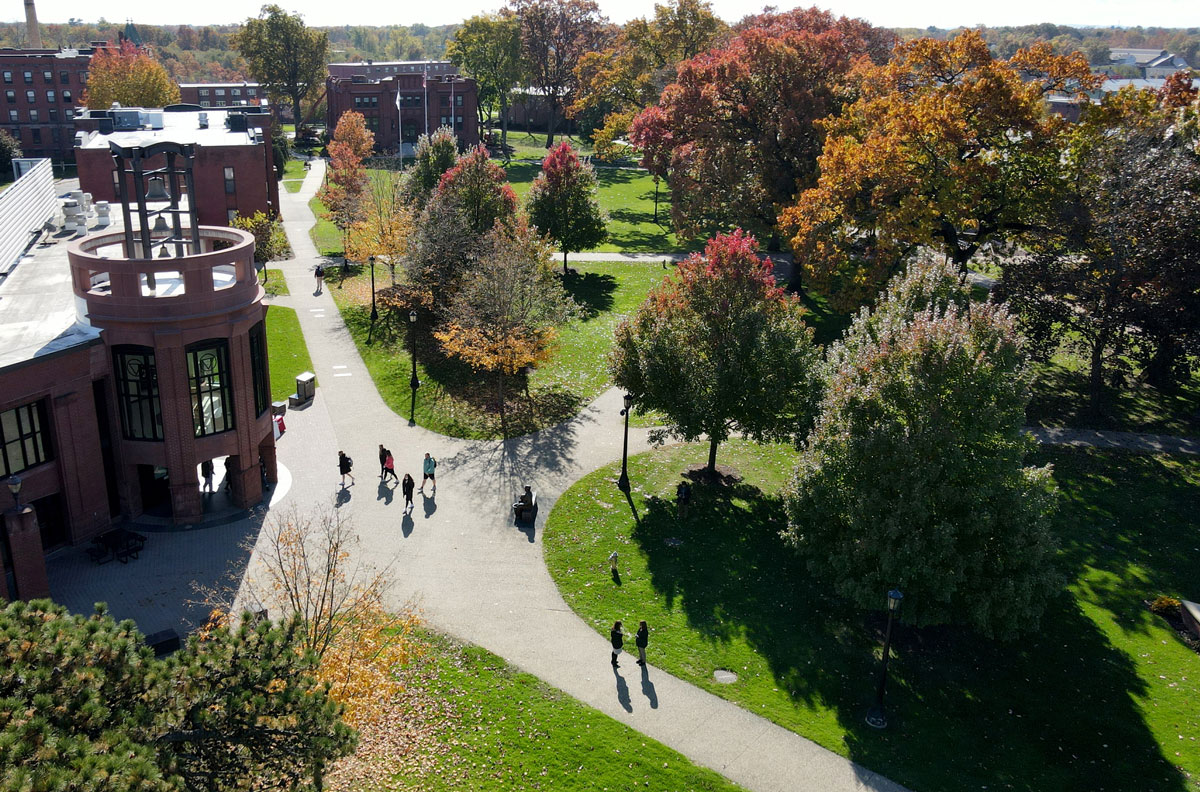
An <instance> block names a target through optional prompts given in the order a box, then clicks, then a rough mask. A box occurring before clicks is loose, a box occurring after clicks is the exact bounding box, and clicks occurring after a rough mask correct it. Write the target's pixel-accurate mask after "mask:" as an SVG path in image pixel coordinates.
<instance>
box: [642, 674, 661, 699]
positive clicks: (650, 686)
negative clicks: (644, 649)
mask: <svg viewBox="0 0 1200 792" xmlns="http://www.w3.org/2000/svg"><path fill="white" fill-rule="evenodd" d="M642 695H643V696H645V697H646V698H648V699H650V709H658V693H657V692H656V691H655V690H654V683H653V682H651V681H650V666H645V665H644V666H642Z"/></svg>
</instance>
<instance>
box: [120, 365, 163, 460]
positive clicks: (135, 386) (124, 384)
mask: <svg viewBox="0 0 1200 792" xmlns="http://www.w3.org/2000/svg"><path fill="white" fill-rule="evenodd" d="M113 372H114V374H115V375H116V383H117V402H118V404H119V406H120V409H121V428H122V429H123V430H124V432H125V438H126V439H127V440H162V439H163V427H162V406H161V405H160V404H159V401H158V370H157V369H156V368H155V366H154V350H153V349H150V348H149V347H139V346H118V347H114V348H113Z"/></svg>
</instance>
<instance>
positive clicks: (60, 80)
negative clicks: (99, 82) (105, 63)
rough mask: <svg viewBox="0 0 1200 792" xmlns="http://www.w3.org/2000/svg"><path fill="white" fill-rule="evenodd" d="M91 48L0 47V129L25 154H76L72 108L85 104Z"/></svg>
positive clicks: (62, 158)
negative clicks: (0, 100)
mask: <svg viewBox="0 0 1200 792" xmlns="http://www.w3.org/2000/svg"><path fill="white" fill-rule="evenodd" d="M93 52H95V48H91V47H89V48H87V49H64V50H55V49H20V50H18V49H0V83H2V85H3V90H4V103H3V112H0V128H2V129H4V130H5V131H7V132H8V133H9V134H10V135H12V136H13V137H14V138H16V139H17V140H18V141H20V143H21V152H22V153H23V154H24V155H25V156H27V157H49V158H51V159H54V160H57V161H59V162H62V161H69V160H71V159H72V158H73V157H74V153H75V151H74V138H75V121H74V116H75V114H76V108H77V107H78V106H81V105H82V104H83V89H84V88H85V87H86V86H87V76H88V67H89V65H90V64H91V61H92V54H93Z"/></svg>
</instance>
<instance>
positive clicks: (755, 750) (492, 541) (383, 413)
mask: <svg viewBox="0 0 1200 792" xmlns="http://www.w3.org/2000/svg"><path fill="white" fill-rule="evenodd" d="M323 175H324V163H323V162H318V161H314V162H313V168H312V170H311V171H310V172H309V174H308V176H307V178H306V180H305V182H304V186H303V189H302V190H301V191H300V192H298V193H283V194H282V195H281V196H280V201H281V203H282V214H283V218H284V225H285V228H286V230H287V234H288V238H289V239H290V240H291V243H292V248H293V250H294V252H295V257H294V258H293V259H292V260H290V261H286V262H282V263H281V268H282V269H283V271H284V273H285V276H286V277H287V281H288V286H289V289H290V291H291V296H289V297H287V298H283V299H280V300H278V302H279V303H280V304H286V305H289V306H291V307H293V308H295V309H296V311H297V313H298V314H299V317H300V325H301V327H302V329H303V332H304V336H305V340H306V342H307V344H308V349H309V353H310V354H311V356H312V361H313V368H314V371H315V373H316V374H317V378H318V382H319V385H320V387H319V388H318V391H317V392H318V396H317V398H316V400H315V401H314V403H313V404H312V405H310V406H309V407H308V408H306V409H304V410H298V411H297V410H293V411H289V413H288V417H287V424H288V431H287V433H286V434H285V435H284V436H283V437H282V438H281V439H280V441H279V456H280V460H281V461H282V462H283V463H284V464H286V465H287V466H288V467H289V469H290V470H291V471H292V474H293V479H294V481H293V486H292V492H291V495H290V496H289V498H288V499H287V500H289V501H291V502H292V503H294V504H296V505H297V506H298V507H299V508H301V509H307V508H312V507H316V506H320V505H328V504H329V503H330V502H331V501H332V500H333V499H334V498H335V497H337V493H338V482H339V477H338V475H337V471H336V461H337V456H336V452H337V450H338V449H339V448H340V449H343V450H345V451H346V452H347V453H348V454H350V455H351V456H352V457H355V462H356V465H355V475H356V477H357V480H356V483H355V484H354V486H351V487H349V488H347V489H346V490H345V493H344V494H343V495H342V498H343V499H344V502H343V503H342V505H341V508H342V509H344V510H346V511H348V512H349V513H350V514H351V515H352V518H353V520H354V526H355V529H356V532H357V533H358V535H359V537H360V539H361V541H362V548H363V550H364V551H365V557H366V558H367V559H370V561H371V562H372V563H379V564H384V563H390V564H391V565H392V568H391V571H392V576H393V578H394V580H395V586H394V589H393V591H392V594H391V597H392V599H393V601H394V604H395V605H397V606H400V605H402V604H404V603H406V602H410V601H411V602H414V603H416V604H417V605H418V607H419V608H420V609H421V610H422V612H423V614H424V616H425V618H426V619H427V620H428V621H429V622H430V623H431V624H433V625H435V626H436V627H438V628H439V629H442V630H445V631H447V632H449V633H451V634H453V635H455V636H458V637H459V638H461V639H463V640H467V641H470V642H473V643H477V644H480V645H481V646H483V647H485V648H487V649H488V650H490V651H492V652H495V653H496V654H498V655H500V656H501V657H504V658H505V659H506V660H508V661H509V662H512V663H514V664H515V665H517V666H519V667H520V668H522V669H523V670H526V671H528V672H530V673H533V674H535V675H537V676H538V677H540V678H542V679H544V680H545V681H546V682H548V683H550V684H551V685H554V686H555V687H558V688H560V689H562V690H563V691H565V692H567V693H569V694H571V695H572V696H574V697H576V698H578V699H580V700H581V701H584V702H586V703H588V704H590V705H592V706H593V707H596V708H597V709H599V710H601V711H603V712H605V713H606V714H608V715H611V716H612V717H614V718H616V719H618V720H620V721H621V722H623V723H626V724H628V725H629V726H631V727H633V728H635V729H637V730H639V731H641V732H642V733H644V734H646V735H648V736H650V737H653V738H654V739H656V740H659V741H660V742H663V743H665V744H666V745H669V746H670V747H672V748H674V749H675V750H677V751H679V752H680V753H682V754H684V755H685V756H687V757H688V758H689V759H691V760H692V761H694V762H696V763H697V764H700V765H704V766H707V767H710V768H712V769H713V770H716V771H717V772H719V773H721V774H722V775H724V776H726V777H727V778H729V779H730V780H732V781H734V782H736V783H738V784H741V785H742V786H744V787H746V788H747V789H751V790H756V792H785V791H787V792H792V791H794V790H814V792H815V791H816V790H821V791H822V792H841V791H842V790H889V791H893V790H894V791H896V792H899V791H900V790H903V787H901V786H900V785H898V784H895V783H893V782H891V781H889V780H888V779H886V778H884V777H882V776H880V775H878V774H876V773H873V772H871V771H869V770H866V769H865V768H862V767H860V766H858V765H856V764H854V763H852V762H850V761H848V760H846V759H844V758H842V757H840V756H838V755H836V754H834V753H832V752H830V751H828V750H826V749H824V748H821V747H820V746H818V745H816V744H815V743H813V742H810V741H809V740H806V739H804V738H802V737H799V736H798V735H796V734H794V733H792V732H790V731H788V730H786V729H783V728H781V727H779V726H776V725H775V724H773V723H771V722H769V721H767V720H765V719H763V718H760V717H758V716H756V715H753V714H751V713H750V712H747V711H746V710H744V709H742V708H740V707H738V706H736V705H734V704H731V703H729V702H727V701H725V700H723V699H721V698H718V697H717V696H714V695H711V694H709V693H706V692H704V691H702V690H700V689H699V688H696V687H694V686H692V685H690V684H688V683H685V682H682V681H680V680H678V679H676V678H674V677H672V676H669V675H667V674H666V673H664V672H662V671H659V670H657V669H654V668H653V667H651V668H649V669H647V671H646V672H645V673H641V672H640V671H639V669H638V667H637V666H636V665H635V664H634V663H633V662H632V661H629V660H627V661H626V662H625V663H623V664H622V667H621V669H620V671H619V673H618V672H616V671H615V670H614V669H613V668H612V666H611V665H610V664H609V647H608V643H607V641H606V640H605V639H604V638H603V637H601V636H600V635H599V634H597V632H596V631H595V630H594V629H592V627H590V626H589V625H587V624H585V623H584V622H583V621H582V620H581V619H580V618H579V617H578V616H576V615H575V614H574V613H573V612H572V611H571V609H570V608H569V607H568V606H567V605H566V603H564V602H563V600H562V598H561V597H560V596H559V593H558V589H557V587H556V586H555V585H554V582H553V581H552V580H551V578H550V575H549V573H548V572H547V571H546V567H545V564H544V563H543V560H542V525H543V521H544V519H545V517H546V515H548V514H549V513H550V510H551V509H552V508H553V506H554V502H555V500H556V499H557V498H558V496H559V495H560V494H561V493H562V492H563V491H564V490H565V489H566V488H567V487H568V486H570V484H571V483H572V482H574V481H576V480H577V479H578V478H579V477H580V476H582V475H583V474H585V473H587V472H589V471H591V470H594V469H596V468H598V467H600V466H601V465H604V464H606V463H608V462H611V461H613V460H616V459H619V457H620V453H621V418H620V415H619V413H620V408H621V404H620V401H621V399H620V394H619V393H618V392H617V391H615V390H610V391H608V392H607V393H604V394H602V395H601V396H600V397H599V398H598V399H596V400H595V401H594V402H593V403H591V404H590V405H588V406H587V407H586V408H585V409H584V410H583V411H582V412H581V413H580V414H579V415H578V416H576V417H575V418H574V419H572V420H570V421H568V422H566V423H564V424H561V425H559V426H555V427H552V428H550V429H546V430H543V431H541V432H538V433H536V434H534V435H530V436H527V437H521V438H516V439H513V440H508V441H504V442H498V441H497V442H490V441H488V442H482V441H469V440H458V439H454V438H449V437H444V436H442V435H438V434H435V433H432V432H429V431H426V430H424V429H421V428H419V427H410V426H409V425H408V422H407V420H405V419H404V418H402V417H401V416H398V415H396V414H395V413H393V412H392V411H391V410H389V409H388V408H387V407H386V406H385V405H384V403H383V401H382V400H381V399H380V397H379V395H378V393H377V391H376V389H375V387H374V384H373V383H372V381H371V378H370V375H369V374H368V373H367V370H366V367H365V366H364V364H363V362H362V359H361V358H360V357H359V355H358V353H357V350H356V349H355V346H354V343H353V341H352V339H351V338H350V335H349V333H348V331H347V330H346V328H345V326H344V325H343V323H342V322H341V320H340V317H339V315H338V312H337V309H336V307H335V306H334V304H333V300H332V298H331V296H330V295H329V293H328V290H329V289H331V288H332V289H336V284H335V285H332V286H331V285H329V284H327V285H326V292H325V293H324V294H321V295H315V294H313V290H314V287H315V282H314V279H313V277H312V270H313V268H314V267H315V265H316V263H317V261H318V260H319V257H318V255H317V251H316V250H315V248H314V247H313V245H312V242H311V240H310V238H309V235H308V229H309V227H310V226H311V225H312V223H313V218H312V214H311V212H310V211H309V209H308V205H307V204H308V200H309V199H310V198H311V197H312V195H313V194H314V193H315V192H316V189H317V187H318V186H319V184H320V182H321V179H322V178H323ZM418 398H420V396H419V395H418ZM646 434H647V432H646V430H631V434H630V446H631V451H634V452H637V451H642V450H644V449H645V448H647V447H648V445H647V442H646ZM379 443H384V444H385V445H386V446H387V447H389V448H390V449H392V451H393V453H394V454H395V456H396V460H397V470H398V471H399V472H400V473H401V475H403V472H404V471H408V472H410V473H413V474H414V477H415V478H417V479H418V481H419V480H420V475H419V473H420V461H421V458H422V456H423V454H424V452H426V451H428V452H430V453H431V454H433V456H434V457H435V458H437V459H438V461H439V465H438V485H439V486H438V490H437V495H436V498H430V497H423V496H422V495H421V493H418V494H417V497H416V503H415V507H414V509H413V514H412V515H411V517H406V516H404V515H403V507H404V504H403V498H402V497H401V496H400V495H399V492H398V491H396V492H395V494H393V493H392V491H391V488H387V487H381V486H379V479H378V477H377V476H378V469H377V466H376V451H377V446H378V444H379ZM522 484H530V485H532V486H533V488H534V489H535V490H536V491H537V492H538V499H539V507H540V512H539V515H538V520H537V523H536V525H535V526H534V527H533V528H524V529H521V528H518V527H516V526H515V525H514V524H513V520H512V517H511V514H510V504H511V502H512V500H513V498H514V496H515V494H516V493H517V492H518V491H519V489H520V485H522ZM427 491H428V489H427ZM613 494H614V500H617V498H618V496H619V493H617V492H616V489H615V484H614V493H613ZM597 579H598V580H603V579H607V574H606V570H598V571H597ZM612 618H614V619H616V618H623V619H625V620H626V622H627V623H628V622H629V621H631V620H633V619H636V618H637V614H634V613H618V614H613V616H612ZM651 659H653V649H651Z"/></svg>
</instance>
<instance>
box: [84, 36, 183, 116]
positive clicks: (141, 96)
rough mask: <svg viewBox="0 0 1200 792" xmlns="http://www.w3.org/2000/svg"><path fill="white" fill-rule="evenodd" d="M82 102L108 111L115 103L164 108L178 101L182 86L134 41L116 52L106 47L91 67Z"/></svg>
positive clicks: (123, 43) (94, 58)
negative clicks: (172, 79) (173, 80)
mask: <svg viewBox="0 0 1200 792" xmlns="http://www.w3.org/2000/svg"><path fill="white" fill-rule="evenodd" d="M83 94H84V95H83V102H84V104H85V105H87V106H88V107H89V108H92V109H94V110H107V109H108V108H109V107H111V106H112V103H113V102H120V103H121V105H123V106H125V107H163V106H165V105H169V104H174V103H175V102H178V101H179V86H178V85H176V84H175V83H173V82H172V81H171V78H170V77H168V76H167V70H166V69H164V68H163V67H162V64H160V63H159V62H158V61H156V60H155V59H154V57H153V56H152V55H151V54H150V53H149V52H147V51H146V50H144V49H142V48H141V47H138V46H135V45H134V44H133V42H131V41H123V42H121V46H120V47H118V48H116V49H113V48H110V47H103V48H101V49H98V50H97V51H96V54H95V55H93V56H92V61H91V63H90V64H89V65H88V81H87V88H85V89H84V92H83Z"/></svg>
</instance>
